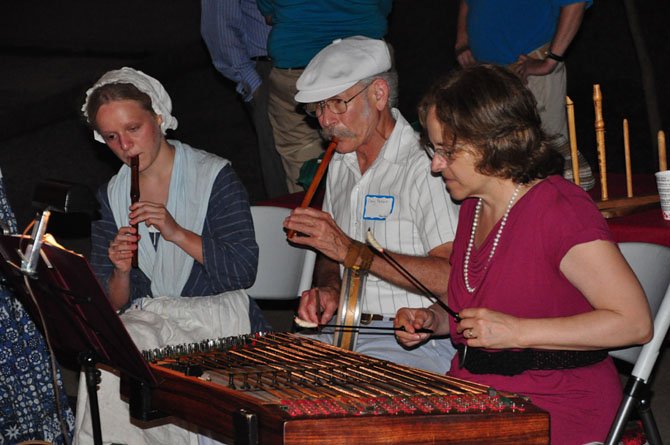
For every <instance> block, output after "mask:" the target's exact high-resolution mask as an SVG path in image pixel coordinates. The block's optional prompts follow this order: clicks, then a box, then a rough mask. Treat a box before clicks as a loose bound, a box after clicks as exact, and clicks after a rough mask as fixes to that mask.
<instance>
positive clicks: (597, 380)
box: [395, 65, 653, 445]
mask: <svg viewBox="0 0 670 445" xmlns="http://www.w3.org/2000/svg"><path fill="white" fill-rule="evenodd" d="M419 112H420V116H421V120H422V123H423V125H424V128H425V129H426V130H427V136H428V139H429V140H430V142H429V143H428V144H427V152H428V154H429V155H430V156H431V157H432V169H433V171H434V172H436V173H439V174H441V175H442V177H443V178H444V181H445V183H446V186H447V188H448V189H449V192H450V194H451V196H452V197H453V198H454V199H456V200H459V201H460V200H462V201H463V203H462V206H461V210H460V218H459V223H458V228H457V232H456V238H455V240H454V246H453V252H452V256H451V267H452V268H451V273H450V276H449V285H448V303H449V305H450V306H451V307H452V308H453V309H455V310H456V311H458V313H459V314H460V317H461V321H460V322H458V323H457V322H456V321H455V320H454V319H453V318H451V317H449V316H448V315H447V314H446V313H445V312H444V311H443V310H442V309H441V308H440V307H439V306H437V305H435V306H433V307H431V308H428V309H408V308H405V309H401V310H400V311H399V312H398V316H397V318H396V320H395V324H396V326H404V327H405V329H406V330H407V332H399V333H398V339H399V341H400V342H401V343H402V344H404V345H405V346H408V347H411V346H415V345H417V344H419V343H421V342H423V341H425V340H426V339H427V337H428V334H418V333H414V330H415V329H417V328H421V327H423V328H428V329H431V330H432V331H434V334H433V335H439V334H446V333H450V334H451V338H452V341H453V343H454V344H455V345H456V346H457V347H458V349H459V351H460V354H459V355H457V356H456V357H455V358H454V362H453V363H452V366H451V370H450V371H449V374H450V375H453V376H456V377H460V378H464V379H467V380H471V381H476V382H481V383H484V384H487V385H490V386H491V387H493V388H497V389H500V390H506V391H512V392H515V393H519V394H523V395H526V396H529V397H530V399H531V401H532V402H533V403H534V404H535V405H538V406H540V407H541V408H544V409H545V410H547V411H548V412H549V414H550V419H551V421H550V422H551V423H550V424H551V439H552V443H554V444H561V445H562V444H583V443H588V442H592V441H602V440H604V439H605V437H606V436H607V432H608V430H609V426H610V424H611V422H612V420H613V419H614V416H615V414H616V411H617V407H618V404H619V401H620V399H621V393H622V391H621V387H620V383H619V376H618V373H617V371H616V369H615V367H614V365H613V363H612V360H611V359H610V358H609V356H608V355H607V349H608V348H614V347H621V346H627V345H631V344H641V343H645V342H647V341H649V340H650V338H651V335H652V332H653V329H652V320H651V316H650V312H649V307H648V304H647V300H646V298H645V295H644V291H643V290H642V288H641V287H640V284H639V282H638V281H637V279H636V277H635V275H634V274H633V272H632V270H631V269H630V267H629V266H628V264H627V263H626V261H625V259H624V258H623V256H622V255H621V253H620V252H619V250H618V248H617V245H616V244H615V242H614V241H613V239H612V236H611V234H610V232H609V230H608V227H607V224H606V222H605V220H604V219H603V217H602V216H601V215H600V213H599V212H598V209H597V208H596V206H595V204H594V203H593V201H592V200H591V199H590V198H589V196H588V195H587V194H586V193H585V192H583V191H582V190H581V189H580V188H579V187H578V186H576V185H574V184H572V183H571V182H568V181H566V180H565V179H563V178H562V177H561V176H560V175H561V173H562V167H563V160H562V158H561V156H560V155H559V154H558V153H557V152H556V151H554V150H553V148H552V145H551V139H550V138H548V137H547V136H546V135H545V134H544V133H543V132H542V130H541V126H540V118H539V116H538V114H537V111H536V105H535V101H534V99H533V96H532V94H531V93H530V92H529V91H528V90H527V89H526V88H525V87H524V85H523V84H522V83H521V81H520V80H519V79H518V78H516V77H515V76H514V75H513V74H511V73H510V72H509V71H507V70H506V69H504V68H500V67H495V66H491V65H480V66H476V67H472V68H468V69H464V70H461V71H458V72H455V73H453V74H452V75H451V76H450V77H448V78H447V79H446V80H444V81H442V82H440V83H438V84H437V85H436V86H435V87H434V88H433V89H432V90H431V92H430V93H429V94H428V95H427V96H426V97H425V98H424V100H423V102H422V104H421V106H420V109H419ZM466 346H467V349H466ZM466 350H467V353H465V354H464V351H466ZM521 351H524V352H523V355H521V354H522V352H521ZM463 356H464V361H463V363H462V367H461V366H459V357H463Z"/></svg>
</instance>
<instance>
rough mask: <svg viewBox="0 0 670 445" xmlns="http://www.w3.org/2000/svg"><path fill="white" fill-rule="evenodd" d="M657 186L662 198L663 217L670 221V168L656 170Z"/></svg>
mask: <svg viewBox="0 0 670 445" xmlns="http://www.w3.org/2000/svg"><path fill="white" fill-rule="evenodd" d="M656 187H657V188H658V196H659V197H660V198H661V211H662V212H663V219H665V220H666V221H670V170H664V171H662V172H656Z"/></svg>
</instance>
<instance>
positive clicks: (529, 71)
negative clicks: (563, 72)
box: [510, 54, 558, 84]
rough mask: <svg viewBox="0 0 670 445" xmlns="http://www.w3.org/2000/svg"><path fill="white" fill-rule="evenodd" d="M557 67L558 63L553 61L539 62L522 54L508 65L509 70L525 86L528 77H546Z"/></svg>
mask: <svg viewBox="0 0 670 445" xmlns="http://www.w3.org/2000/svg"><path fill="white" fill-rule="evenodd" d="M557 65H558V62H557V61H555V60H554V59H549V58H547V59H544V60H539V59H534V58H532V57H528V56H526V55H524V54H522V55H520V56H519V58H518V59H517V61H516V62H514V63H513V64H512V65H510V69H511V70H512V72H513V73H514V74H516V75H517V76H518V77H519V78H520V79H521V80H522V81H523V83H524V84H526V83H528V76H546V75H547V74H551V73H553V72H554V70H555V69H556V66H557Z"/></svg>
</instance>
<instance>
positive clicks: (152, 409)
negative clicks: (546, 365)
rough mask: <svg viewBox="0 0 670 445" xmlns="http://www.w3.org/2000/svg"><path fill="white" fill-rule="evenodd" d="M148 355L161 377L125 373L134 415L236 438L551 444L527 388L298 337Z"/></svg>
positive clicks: (308, 443)
mask: <svg viewBox="0 0 670 445" xmlns="http://www.w3.org/2000/svg"><path fill="white" fill-rule="evenodd" d="M143 354H144V356H145V358H146V359H147V360H148V361H149V362H150V368H151V371H152V374H154V376H155V377H156V380H157V381H158V384H157V385H155V386H153V387H148V386H147V385H143V384H142V383H140V382H137V381H130V382H129V381H128V378H127V377H124V381H123V383H122V392H124V394H125V395H126V396H129V398H130V405H131V406H130V408H131V414H132V415H133V416H134V417H138V418H141V419H148V418H150V417H151V414H152V413H154V414H155V413H156V411H160V412H162V413H163V414H165V415H172V416H176V417H178V418H181V419H183V420H186V421H187V422H190V423H192V424H195V425H197V426H199V427H200V428H204V429H206V430H209V431H211V432H213V433H214V434H215V436H214V437H216V438H219V439H220V440H226V441H229V442H230V443H233V442H234V443H235V444H256V443H260V444H291V445H298V444H300V445H316V444H325V443H328V444H332V445H337V444H358V443H360V444H373V445H374V444H412V445H417V444H428V443H430V444H443V443H444V444H447V443H459V444H463V443H490V444H501V443H524V444H546V443H548V442H549V415H548V414H547V413H546V412H545V411H542V410H540V409H539V408H537V407H536V406H534V405H532V404H531V403H530V402H529V401H528V400H526V399H524V398H522V397H520V396H518V395H514V394H509V393H503V392H499V391H495V390H493V389H491V388H488V387H486V386H483V385H480V384H477V383H472V382H468V381H464V380H460V379H455V378H451V377H447V376H444V375H439V374H434V373H431V372H428V371H422V370H418V369H413V368H409V367H406V366H401V365H397V364H394V363H391V362H388V361H385V360H379V359H375V358H371V357H368V356H365V355H362V354H358V353H355V352H351V351H347V350H343V349H340V348H337V347H335V346H332V345H328V344H325V343H321V342H318V341H315V340H312V339H309V338H307V337H304V336H298V335H295V334H288V333H268V334H263V335H250V336H242V337H235V338H230V339H224V340H218V341H206V342H202V343H198V344H192V345H184V346H180V347H168V348H163V349H161V350H154V351H145V352H144V353H143Z"/></svg>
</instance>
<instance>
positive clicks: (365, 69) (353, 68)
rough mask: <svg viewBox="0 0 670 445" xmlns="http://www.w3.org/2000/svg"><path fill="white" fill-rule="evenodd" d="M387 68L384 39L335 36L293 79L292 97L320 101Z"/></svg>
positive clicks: (386, 48) (387, 56) (388, 64)
mask: <svg viewBox="0 0 670 445" xmlns="http://www.w3.org/2000/svg"><path fill="white" fill-rule="evenodd" d="M389 69H391V54H390V53H389V49H388V46H387V45H386V42H384V41H383V40H378V39H370V38H368V37H363V36H354V37H348V38H346V39H337V40H335V41H333V43H331V44H330V45H328V46H326V47H325V48H324V49H322V50H321V51H319V53H318V54H317V55H316V56H314V58H312V60H311V61H310V62H309V64H308V65H307V67H306V68H305V71H303V73H302V75H301V76H300V77H299V78H298V81H297V82H296V87H297V88H298V93H297V94H296V95H295V100H296V101H297V102H302V103H311V102H319V101H321V100H325V99H328V98H330V97H333V96H335V95H337V94H340V93H341V92H342V91H345V90H347V89H348V88H350V87H352V86H354V85H355V84H356V82H358V81H360V80H362V79H366V78H368V77H370V76H374V75H375V74H379V73H383V72H385V71H388V70H389Z"/></svg>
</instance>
